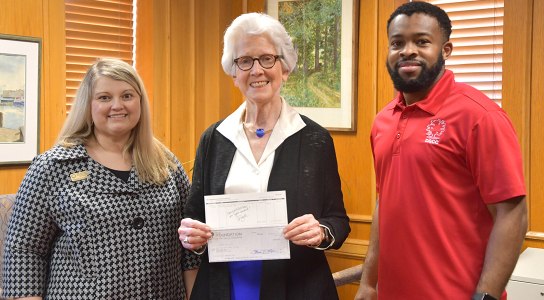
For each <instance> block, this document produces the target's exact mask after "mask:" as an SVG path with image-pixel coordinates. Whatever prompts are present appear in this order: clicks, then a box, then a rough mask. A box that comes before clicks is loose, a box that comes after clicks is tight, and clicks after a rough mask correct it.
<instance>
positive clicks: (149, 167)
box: [55, 58, 177, 184]
mask: <svg viewBox="0 0 544 300" xmlns="http://www.w3.org/2000/svg"><path fill="white" fill-rule="evenodd" d="M101 76H107V77H110V78H112V79H115V80H121V81H124V82H126V83H128V84H130V85H131V86H132V87H133V88H134V90H135V91H136V92H137V93H138V95H139V96H140V110H141V112H140V120H139V121H138V123H137V124H136V126H135V127H134V128H133V129H132V132H131V133H130V137H129V139H128V141H127V144H126V145H125V147H124V149H123V153H127V152H128V153H130V154H131V155H132V159H133V162H134V165H135V167H136V172H137V173H138V175H139V176H140V179H141V180H143V181H147V182H149V183H153V184H162V183H164V182H165V181H166V180H167V179H168V176H169V175H170V172H169V168H170V169H172V171H176V170H177V164H176V159H175V157H174V155H173V154H172V153H171V152H170V151H169V150H168V149H167V148H166V146H164V145H163V144H162V143H161V142H160V141H159V140H157V139H156V138H155V137H154V136H153V131H152V129H151V110H150V109H149V99H148V98H147V93H146V91H145V87H144V83H143V81H142V79H141V78H140V76H139V75H138V73H137V72H136V70H134V68H132V67H131V66H130V65H129V64H127V63H125V62H124V61H122V60H119V59H114V58H100V59H98V60H97V61H96V62H95V63H94V64H93V65H92V66H91V67H90V68H89V70H87V73H86V74H85V76H84V77H83V81H81V84H80V85H79V88H78V90H77V93H76V97H75V98H74V104H73V105H72V109H71V110H70V114H69V115H68V118H67V119H66V122H64V126H63V127H62V129H61V131H60V134H59V136H58V138H57V141H56V142H55V144H57V145H61V146H63V147H65V148H69V147H73V146H75V145H79V144H83V143H85V142H86V141H87V140H88V139H89V138H91V137H93V135H94V133H93V128H94V127H93V123H92V117H91V102H92V98H93V89H94V84H95V82H96V80H97V79H98V78H100V77H101Z"/></svg>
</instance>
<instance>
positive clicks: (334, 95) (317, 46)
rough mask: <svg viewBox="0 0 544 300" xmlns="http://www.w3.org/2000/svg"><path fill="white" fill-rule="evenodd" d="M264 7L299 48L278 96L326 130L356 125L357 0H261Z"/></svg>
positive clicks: (350, 129)
mask: <svg viewBox="0 0 544 300" xmlns="http://www.w3.org/2000/svg"><path fill="white" fill-rule="evenodd" d="M264 7H265V12H266V13H267V14H268V15H270V16H272V17H274V18H275V19H278V20H279V21H280V22H281V23H282V25H283V26H284V27H285V29H286V30H287V32H288V33H289V35H290V36H291V37H292V38H293V44H294V46H295V49H296V50H297V54H298V62H297V66H296V68H295V70H293V72H291V74H290V75H289V78H288V80H287V82H286V83H284V86H283V87H282V91H281V93H282V96H283V97H284V98H285V100H286V101H287V102H288V103H289V104H290V105H291V106H292V107H293V108H294V109H295V110H296V111H298V112H299V113H300V114H303V115H306V116H308V117H309V118H311V119H312V120H314V121H316V122H317V123H319V124H320V125H321V126H323V127H325V128H327V129H328V130H329V131H356V129H357V66H358V59H357V58H358V27H359V26H358V24H359V0H265V6H264ZM338 40H339V41H338ZM338 49H339V50H340V51H338ZM316 57H317V59H316Z"/></svg>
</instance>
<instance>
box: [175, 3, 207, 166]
mask: <svg viewBox="0 0 544 300" xmlns="http://www.w3.org/2000/svg"><path fill="white" fill-rule="evenodd" d="M196 2H198V1H196ZM171 5H172V9H171V11H170V13H171V16H170V17H171V23H170V26H171V27H170V30H171V32H172V34H171V39H172V40H171V47H172V50H171V62H172V63H171V75H172V78H171V81H172V90H171V96H170V98H171V100H172V107H171V109H172V112H171V114H172V124H171V133H172V136H171V144H170V149H171V150H172V151H173V152H174V153H175V154H176V156H177V157H178V159H179V160H180V161H181V162H182V163H184V162H187V161H190V160H192V159H193V158H194V157H195V152H196V146H198V138H199V137H200V135H199V136H197V134H196V131H195V117H196V112H195V109H196V81H195V73H196V68H197V66H198V64H197V62H196V61H195V55H196V45H195V34H196V24H195V17H196V16H195V13H196V7H195V1H194V0H184V1H171ZM192 165H193V164H192V163H188V164H185V165H184V166H185V167H186V168H185V169H186V170H187V171H188V170H190V169H191V167H192Z"/></svg>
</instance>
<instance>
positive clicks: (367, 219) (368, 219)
mask: <svg viewBox="0 0 544 300" xmlns="http://www.w3.org/2000/svg"><path fill="white" fill-rule="evenodd" d="M348 217H349V221H350V222H353V223H372V216H370V215H356V214H348Z"/></svg>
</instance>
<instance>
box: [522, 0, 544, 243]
mask: <svg viewBox="0 0 544 300" xmlns="http://www.w3.org/2000/svg"><path fill="white" fill-rule="evenodd" d="M532 12H533V18H532V21H533V40H532V56H531V58H532V64H531V66H532V70H531V71H532V78H531V83H532V84H531V107H530V110H529V111H530V123H529V124H530V145H531V147H530V159H529V160H530V172H529V173H528V174H530V176H529V179H530V180H531V185H530V188H529V189H528V191H529V194H530V198H529V199H530V203H531V205H530V207H529V216H530V218H529V222H530V228H529V229H530V230H531V231H532V232H533V235H535V234H536V233H539V234H540V237H541V238H540V240H539V242H540V247H539V248H544V188H543V186H544V135H543V134H542V128H544V117H543V115H542V112H543V111H544V101H542V99H541V97H542V95H544V84H543V83H544V1H540V0H537V1H534V7H533V9H532ZM521 54H522V53H518V54H517V55H521Z"/></svg>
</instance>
